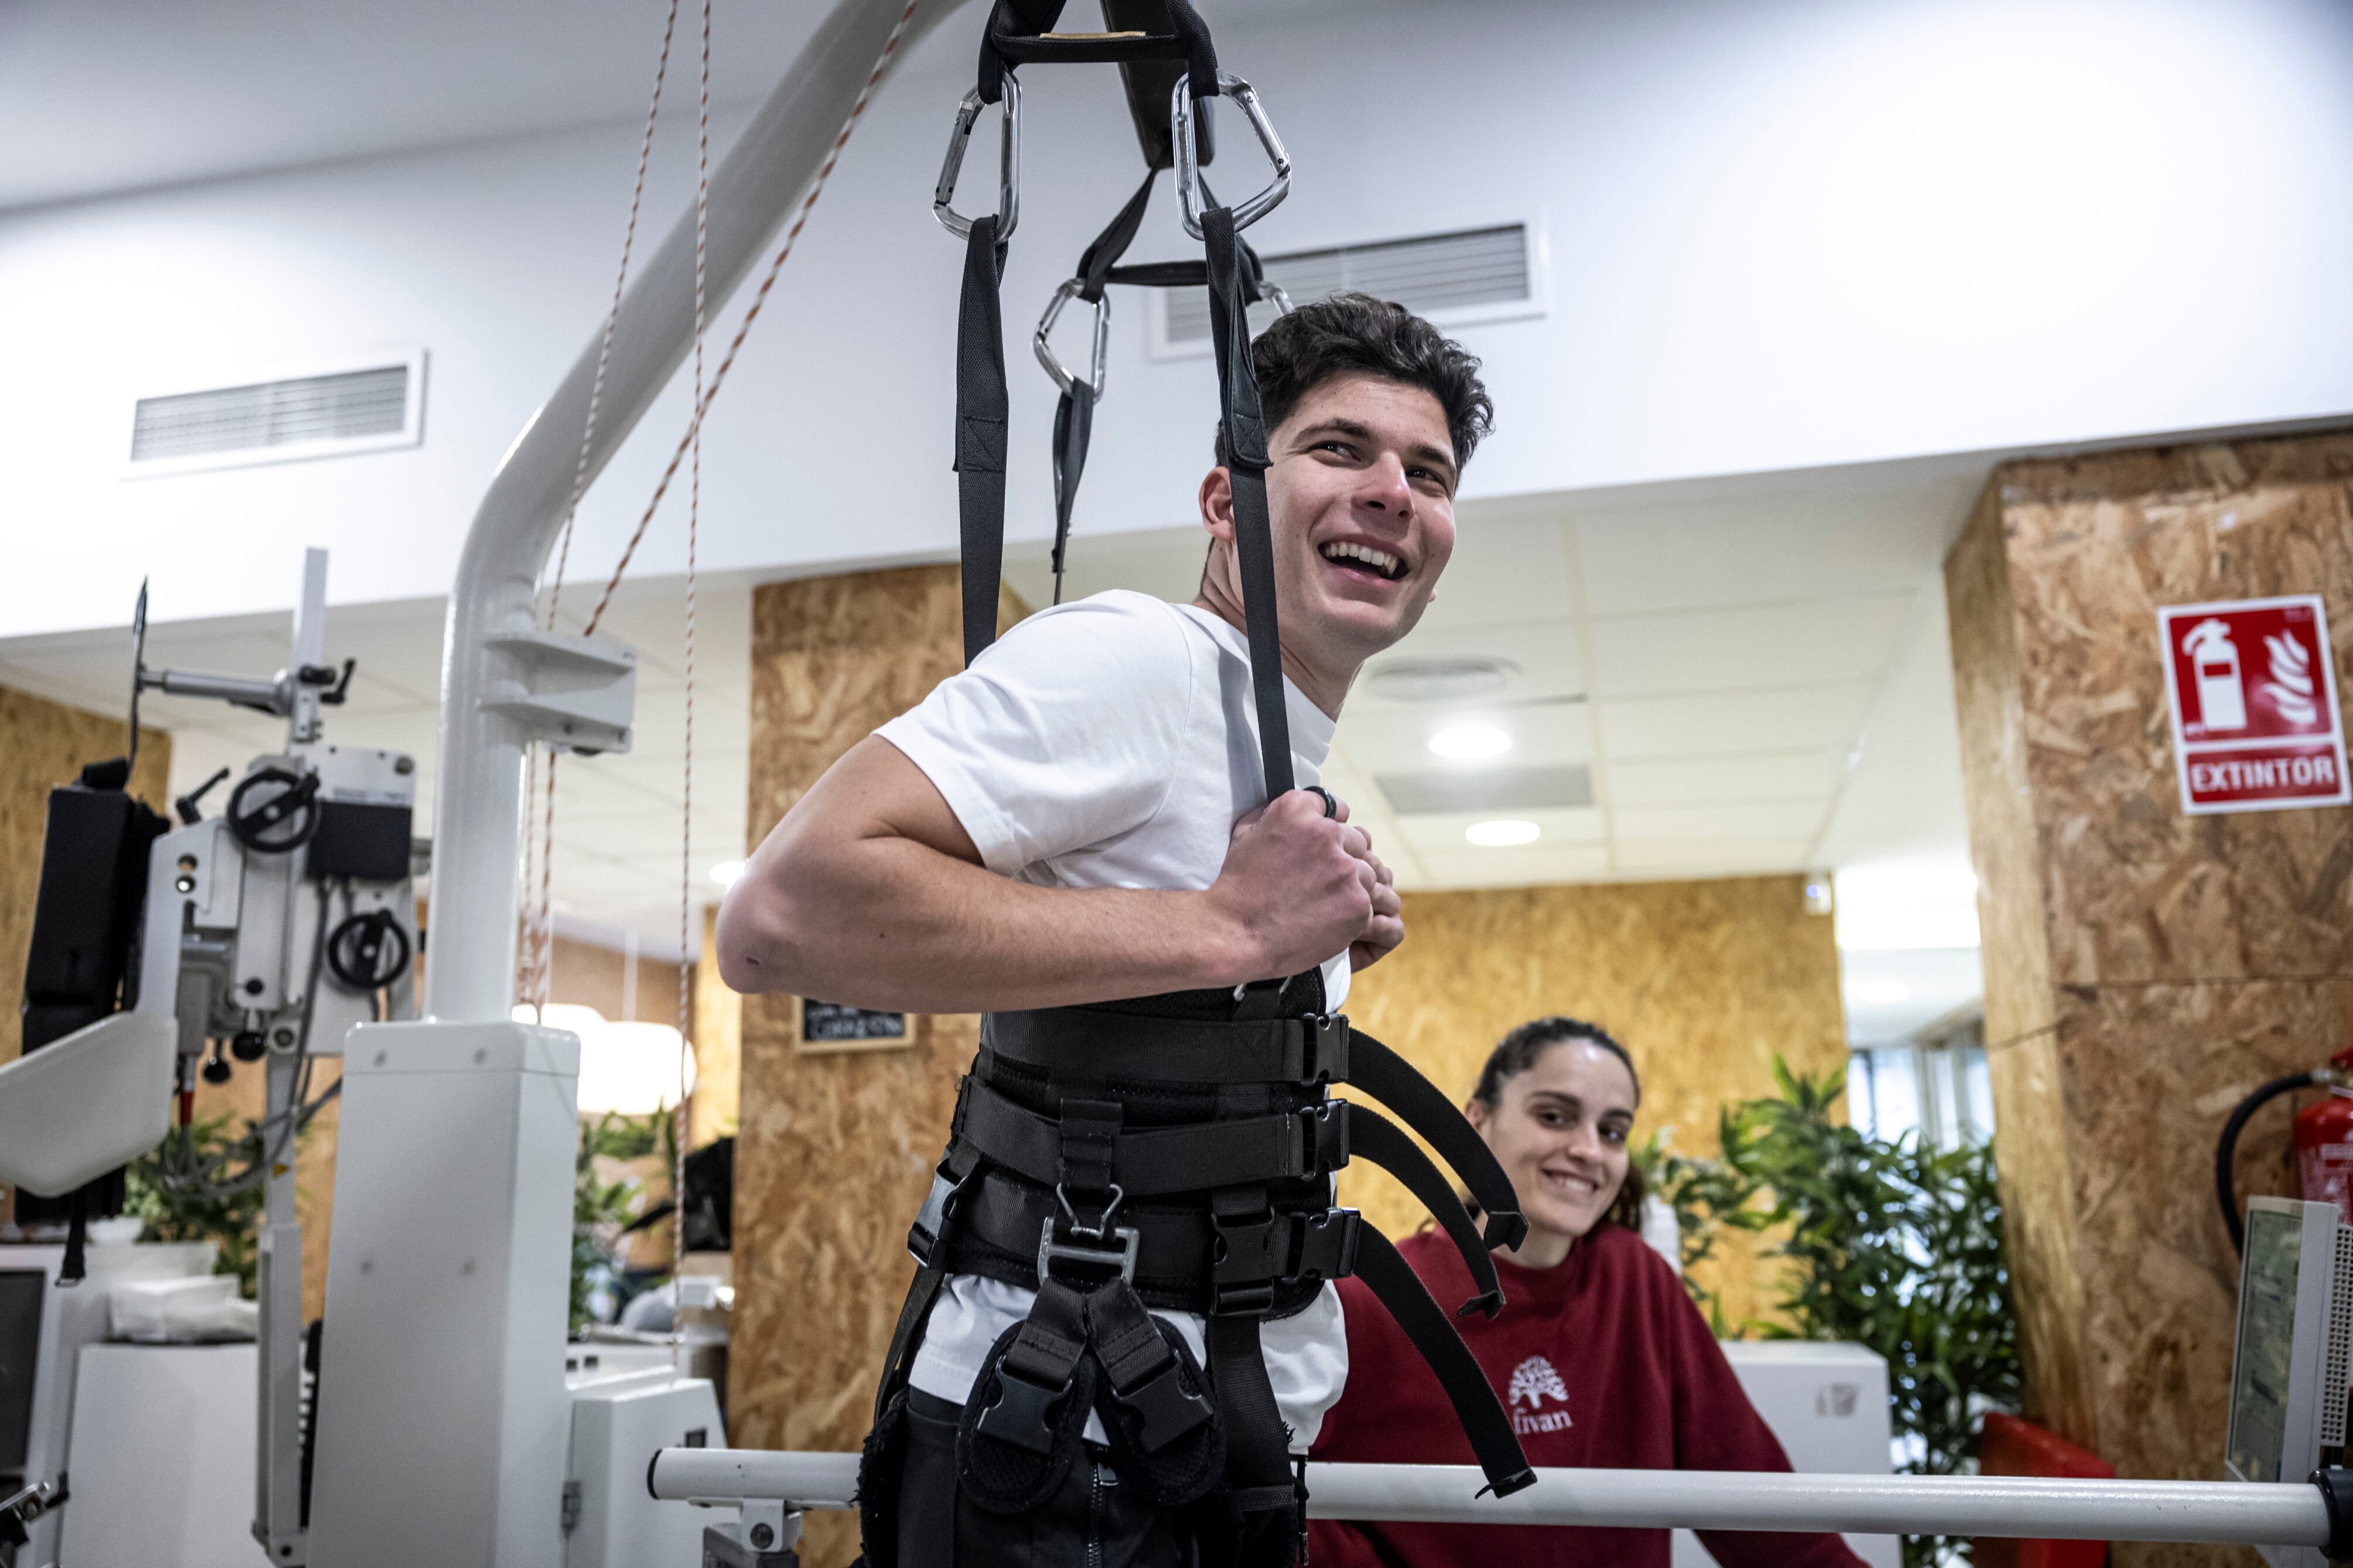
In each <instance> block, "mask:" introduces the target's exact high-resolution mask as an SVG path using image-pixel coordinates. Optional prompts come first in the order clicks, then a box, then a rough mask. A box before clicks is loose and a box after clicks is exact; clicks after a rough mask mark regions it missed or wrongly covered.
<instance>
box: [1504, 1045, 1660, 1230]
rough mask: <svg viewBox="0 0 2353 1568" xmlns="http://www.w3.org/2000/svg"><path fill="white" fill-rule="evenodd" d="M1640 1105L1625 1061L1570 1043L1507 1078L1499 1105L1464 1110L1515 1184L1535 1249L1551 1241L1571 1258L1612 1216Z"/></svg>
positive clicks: (1595, 1048)
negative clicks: (1581, 1240)
mask: <svg viewBox="0 0 2353 1568" xmlns="http://www.w3.org/2000/svg"><path fill="white" fill-rule="evenodd" d="M1635 1099H1636V1094H1635V1089H1634V1075H1633V1074H1632V1073H1630V1072H1629V1071H1627V1070H1626V1064H1625V1063H1624V1062H1622V1061H1620V1060H1619V1059H1618V1058H1617V1056H1616V1055H1615V1054H1613V1053H1611V1052H1609V1051H1606V1050H1604V1049H1602V1048H1601V1047H1599V1046H1597V1045H1595V1044H1593V1043H1592V1042H1591V1041H1590V1040H1577V1039H1570V1040H1563V1041H1561V1042H1560V1043H1559V1044H1557V1045H1555V1046H1550V1047H1546V1050H1545V1052H1544V1054H1543V1055H1542V1056H1540V1057H1538V1058H1536V1059H1535V1065H1534V1066H1532V1067H1530V1068H1528V1069H1527V1070H1526V1071H1525V1072H1523V1073H1520V1074H1519V1075H1517V1076H1516V1077H1514V1078H1508V1079H1504V1092H1503V1100H1502V1103H1501V1104H1499V1105H1497V1106H1495V1107H1493V1109H1492V1110H1491V1109H1490V1108H1489V1107H1488V1106H1486V1105H1485V1104H1483V1103H1482V1102H1481V1101H1480V1100H1475V1099H1474V1100H1472V1101H1471V1103H1470V1104H1468V1105H1466V1106H1464V1107H1463V1108H1462V1110H1463V1114H1465V1115H1466V1116H1468V1117H1469V1118H1470V1119H1471V1125H1472V1126H1473V1127H1476V1128H1477V1129H1478V1130H1479V1135H1480V1136H1481V1137H1482V1138H1484V1139H1485V1140H1486V1141H1487V1146H1488V1147H1489V1148H1490V1149H1493V1151H1494V1152H1495V1159H1496V1162H1497V1163H1500V1164H1501V1165H1502V1166H1503V1167H1504V1174H1505V1175H1507V1176H1509V1177H1511V1178H1512V1186H1513V1188H1514V1190H1515V1191H1516V1192H1518V1194H1520V1212H1521V1213H1523V1214H1525V1215H1527V1218H1528V1229H1529V1240H1530V1242H1531V1243H1535V1242H1538V1241H1543V1240H1547V1239H1548V1240H1550V1241H1552V1242H1553V1243H1554V1245H1556V1246H1558V1247H1562V1248H1563V1249H1564V1252H1565V1249H1566V1247H1567V1244H1568V1243H1570V1242H1573V1241H1575V1240H1576V1239H1577V1237H1581V1236H1583V1235H1584V1234H1585V1233H1586V1232H1588V1231H1589V1230H1591V1229H1592V1228H1593V1227H1594V1226H1595V1225H1596V1224H1598V1223H1599V1221H1600V1219H1601V1216H1602V1215H1605V1214H1607V1213H1609V1205H1611V1204H1612V1203H1614V1202H1616V1201H1617V1197H1618V1189H1619V1188H1620V1187H1621V1186H1623V1185H1624V1184H1625V1182H1626V1161H1627V1154H1626V1140H1627V1137H1628V1135H1629V1134H1630V1132H1631V1131H1632V1130H1633V1126H1634V1104H1635ZM1524 1250H1526V1249H1525V1248H1524ZM1539 1250H1544V1251H1549V1250H1550V1248H1548V1247H1547V1248H1541V1249H1539Z"/></svg>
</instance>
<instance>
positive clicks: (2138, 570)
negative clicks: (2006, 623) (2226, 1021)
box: [1997, 436, 2353, 984]
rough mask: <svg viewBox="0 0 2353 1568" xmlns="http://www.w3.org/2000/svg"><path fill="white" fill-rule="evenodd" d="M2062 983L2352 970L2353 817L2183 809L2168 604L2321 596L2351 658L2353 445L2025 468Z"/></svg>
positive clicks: (2032, 751) (2038, 797)
mask: <svg viewBox="0 0 2353 1568" xmlns="http://www.w3.org/2000/svg"><path fill="white" fill-rule="evenodd" d="M1997 482H1998V483H1999V484H2000V489H2001V503H2002V519H2003V529H2004V531H2005V533H2006V535H2007V542H2008V547H2009V558H2010V592H2011V595H2012V596H2013V597H2014V599H2015V601H2016V615H2017V620H2018V624H2019V626H2020V628H2021V645H2022V647H2023V650H2024V655H2025V657H2024V658H2023V659H2022V660H2021V677H2022V689H2021V702H2022V705H2023V707H2024V710H2025V712H2026V715H2027V721H2026V723H2027V736H2028V742H2029V744H2028V751H2027V768H2028V774H2029V782H2030V783H2031V785H2032V788H2033V794H2034V799H2035V813H2036V819H2037V822H2038V824H2039V826H2040V829H2041V832H2042V836H2043V838H2044V845H2045V851H2046V854H2045V859H2046V864H2047V865H2048V867H2049V868H2050V869H2051V873H2052V874H2051V875H2050V876H2049V878H2048V879H2047V883H2046V890H2047V896H2048V898H2049V900H2050V903H2051V909H2050V929H2051V943H2050V947H2051V964H2052V978H2053V979H2054V980H2056V981H2057V982H2058V983H2060V984H2070V983H2072V984H2094V983H2100V982H2117V981H2133V982H2149V981H2189V980H2239V979H2278V978H2285V977H2290V976H2302V977H2306V978H2321V977H2326V976H2330V975H2339V974H2345V973H2353V808H2348V807H2337V808H2332V809H2327V810H2307V811H2273V812H2256V813H2249V814H2243V815H2238V816H2202V817H2191V816H2185V815H2183V814H2182V812H2181V810H2180V808H2179V795H2178V788H2177V785H2176V783H2175V775H2174V766H2173V752H2172V738H2171V734H2170V732H2169V730H2168V723H2167V719H2166V702H2165V678H2164V669H2163V664H2162V661H2161V659H2160V658H2159V657H2158V655H2159V650H2158V639H2157V630H2156V612H2157V608H2158V606H2159V605H2178V604H2191V603H2196V602H2199V601H2202V600H2208V599H2241V598H2256V597H2262V596H2266V595H2275V594H2315V593H2316V594H2319V595H2322V596H2323V597H2324V599H2325V600H2326V601H2327V606H2328V610H2329V616H2330V620H2331V626H2330V631H2331V634H2332V636H2333V637H2334V639H2335V642H2336V653H2337V665H2338V675H2337V679H2338V683H2339V688H2340V689H2339V696H2340V698H2342V697H2344V696H2346V695H2348V689H2347V687H2346V671H2347V669H2348V668H2353V666H2348V649H2353V436H2334V437H2305V438H2302V439H2298V440H2292V441H2262V442H2246V443H2241V444H2235V445H2227V446H2225V445H2212V446H2200V447H2178V448H2172V449H2169V450H2165V451H2156V452H2136V453H2126V454H2115V455H2108V456H2102V457H2098V458H2079V459H2074V460H2072V461H2066V462H2060V461H2039V462H2032V463H2018V464H2011V465H2009V466H2008V467H2006V468H2004V469H2003V470H2002V472H2001V473H2000V475H1999V476H1997Z"/></svg>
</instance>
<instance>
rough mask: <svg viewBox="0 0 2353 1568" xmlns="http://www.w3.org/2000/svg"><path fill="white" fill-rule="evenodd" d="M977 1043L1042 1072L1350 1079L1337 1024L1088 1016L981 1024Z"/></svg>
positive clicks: (1071, 1010)
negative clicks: (1075, 1069) (1074, 1071)
mask: <svg viewBox="0 0 2353 1568" xmlns="http://www.w3.org/2000/svg"><path fill="white" fill-rule="evenodd" d="M981 1030H982V1043H983V1044H984V1045H986V1046H987V1047H988V1048H989V1049H990V1050H992V1051H994V1052H996V1053H997V1055H998V1056H1000V1057H1002V1058H1006V1059H1008V1060H1009V1061H1016V1062H1020V1063H1022V1064H1023V1065H1025V1066H1027V1067H1030V1068H1038V1069H1039V1070H1041V1071H1044V1072H1047V1073H1060V1074H1068V1073H1069V1072H1070V1071H1071V1068H1074V1067H1083V1068H1085V1070H1087V1071H1088V1072H1089V1073H1092V1074H1093V1075H1095V1076H1097V1077H1099V1078H1103V1079H1138V1080H1145V1081H1149V1080H1153V1079H1158V1080H1161V1081H1164V1082H1166V1081H1171V1080H1173V1081H1176V1082H1179V1083H1184V1084H1188V1085H1189V1084H1220V1083H1297V1084H1316V1083H1331V1082H1336V1081H1340V1080H1343V1079H1346V1078H1347V1076H1348V1054H1347V1047H1348V1041H1349V1038H1350V1031H1349V1029H1348V1027H1347V1023H1346V1020H1345V1019H1341V1018H1330V1019H1317V1018H1299V1017H1281V1018H1255V1019H1241V1020H1234V1021H1225V1020H1205V1019H1198V1018H1163V1017H1155V1016H1152V1015H1150V1014H1145V1013H1113V1012H1109V1011H1106V1010H1103V1009H1098V1008H1092V1007H1048V1008H1038V1009H1035V1010H1032V1011H1028V1012H1013V1013H989V1014H987V1015H984V1016H983V1019H982V1023H981Z"/></svg>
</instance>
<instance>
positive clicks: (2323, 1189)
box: [2295, 1049, 2353, 1225]
mask: <svg viewBox="0 0 2353 1568" xmlns="http://www.w3.org/2000/svg"><path fill="white" fill-rule="evenodd" d="M2328 1061H2329V1066H2330V1067H2331V1068H2334V1069H2335V1070H2334V1071H2333V1072H2332V1073H2331V1075H2330V1077H2331V1080H2332V1081H2331V1082H2330V1083H2329V1085H2328V1092H2327V1094H2325V1095H2323V1096H2321V1097H2320V1099H2319V1100H2316V1101H2315V1102H2314V1103H2313V1104H2310V1105H2307V1106H2306V1107H2305V1108H2304V1109H2303V1110H2299V1111H2297V1112H2296V1113H2295V1175H2296V1185H2297V1187H2298V1188H2299V1189H2300V1193H2301V1195H2302V1196H2303V1198H2304V1201H2305V1202H2306V1203H2311V1204H2335V1205H2337V1207H2338V1208H2340V1209H2342V1210H2344V1211H2345V1219H2346V1223H2347V1224H2348V1225H2353V1049H2347V1050H2342V1051H2339V1052H2337V1054H2336V1055H2335V1056H2333V1057H2331V1058H2328Z"/></svg>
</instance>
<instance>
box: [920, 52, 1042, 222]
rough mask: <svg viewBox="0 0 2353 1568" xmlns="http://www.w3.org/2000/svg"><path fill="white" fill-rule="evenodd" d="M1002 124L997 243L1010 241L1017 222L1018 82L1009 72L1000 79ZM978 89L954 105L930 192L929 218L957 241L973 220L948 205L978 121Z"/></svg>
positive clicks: (1019, 207) (1000, 128) (1019, 121)
mask: <svg viewBox="0 0 2353 1568" xmlns="http://www.w3.org/2000/svg"><path fill="white" fill-rule="evenodd" d="M1003 81H1004V84H1005V120H1004V122H1003V124H1002V125H1001V126H1000V127H999V129H998V132H997V244H999V245H1003V244H1004V243H1005V242H1006V241H1007V240H1008V239H1010V238H1012V237H1013V230H1014V227H1015V226H1016V225H1018V223H1019V222H1020V221H1021V79H1020V78H1018V77H1017V76H1015V75H1014V74H1013V73H1012V72H1011V71H1007V72H1006V73H1005V75H1004V77H1003ZM983 107H984V105H983V104H982V102H981V98H980V89H978V88H974V89H972V90H971V91H970V92H967V93H965V95H964V100H963V101H962V102H960V103H958V104H957V105H956V117H955V130H953V131H951V132H948V151H947V156H946V157H945V158H944V159H943V160H941V163H940V183H939V184H938V185H936V186H935V187H934V189H933V191H932V216H934V217H936V218H938V219H939V220H940V223H941V225H942V226H944V227H945V228H946V229H947V231H948V232H949V233H950V234H952V235H955V237H957V238H958V239H970V238H971V237H972V224H973V220H972V219H970V218H968V217H966V216H964V215H963V214H962V213H960V212H958V211H956V210H955V206H954V205H951V204H953V203H954V202H955V188H956V176H957V175H958V174H961V173H963V171H964V155H965V149H966V148H968V147H970V146H971V145H972V128H973V126H974V125H975V124H976V123H977V122H978V121H979V120H980V111H981V110H982V108H983Z"/></svg>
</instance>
